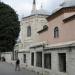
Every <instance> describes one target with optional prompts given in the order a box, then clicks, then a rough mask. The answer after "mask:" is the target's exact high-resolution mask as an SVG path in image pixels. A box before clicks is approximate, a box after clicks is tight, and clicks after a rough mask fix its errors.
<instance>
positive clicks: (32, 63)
mask: <svg viewBox="0 0 75 75" xmlns="http://www.w3.org/2000/svg"><path fill="white" fill-rule="evenodd" d="M31 65H32V66H34V53H31Z"/></svg>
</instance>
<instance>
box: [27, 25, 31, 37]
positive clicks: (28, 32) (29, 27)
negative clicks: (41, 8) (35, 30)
mask: <svg viewBox="0 0 75 75" xmlns="http://www.w3.org/2000/svg"><path fill="white" fill-rule="evenodd" d="M27 36H28V37H30V36H31V26H28V27H27Z"/></svg>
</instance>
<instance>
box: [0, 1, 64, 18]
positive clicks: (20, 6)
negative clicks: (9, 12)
mask: <svg viewBox="0 0 75 75" xmlns="http://www.w3.org/2000/svg"><path fill="white" fill-rule="evenodd" d="M1 1H2V2H4V3H6V4H8V5H10V6H11V7H12V8H13V9H14V10H15V11H16V12H17V14H18V15H19V17H25V16H28V15H30V13H31V10H32V3H33V0H1ZM62 2H63V0H36V8H37V9H40V8H41V5H42V8H43V9H44V10H46V11H48V12H52V11H53V10H54V9H56V8H58V7H59V5H60V4H61V3H62Z"/></svg>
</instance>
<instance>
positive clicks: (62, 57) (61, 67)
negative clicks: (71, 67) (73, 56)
mask: <svg viewBox="0 0 75 75" xmlns="http://www.w3.org/2000/svg"><path fill="white" fill-rule="evenodd" d="M59 70H60V72H66V53H59Z"/></svg>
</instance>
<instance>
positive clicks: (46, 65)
mask: <svg viewBox="0 0 75 75" xmlns="http://www.w3.org/2000/svg"><path fill="white" fill-rule="evenodd" d="M44 68H47V69H51V54H50V53H49V54H44Z"/></svg>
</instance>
